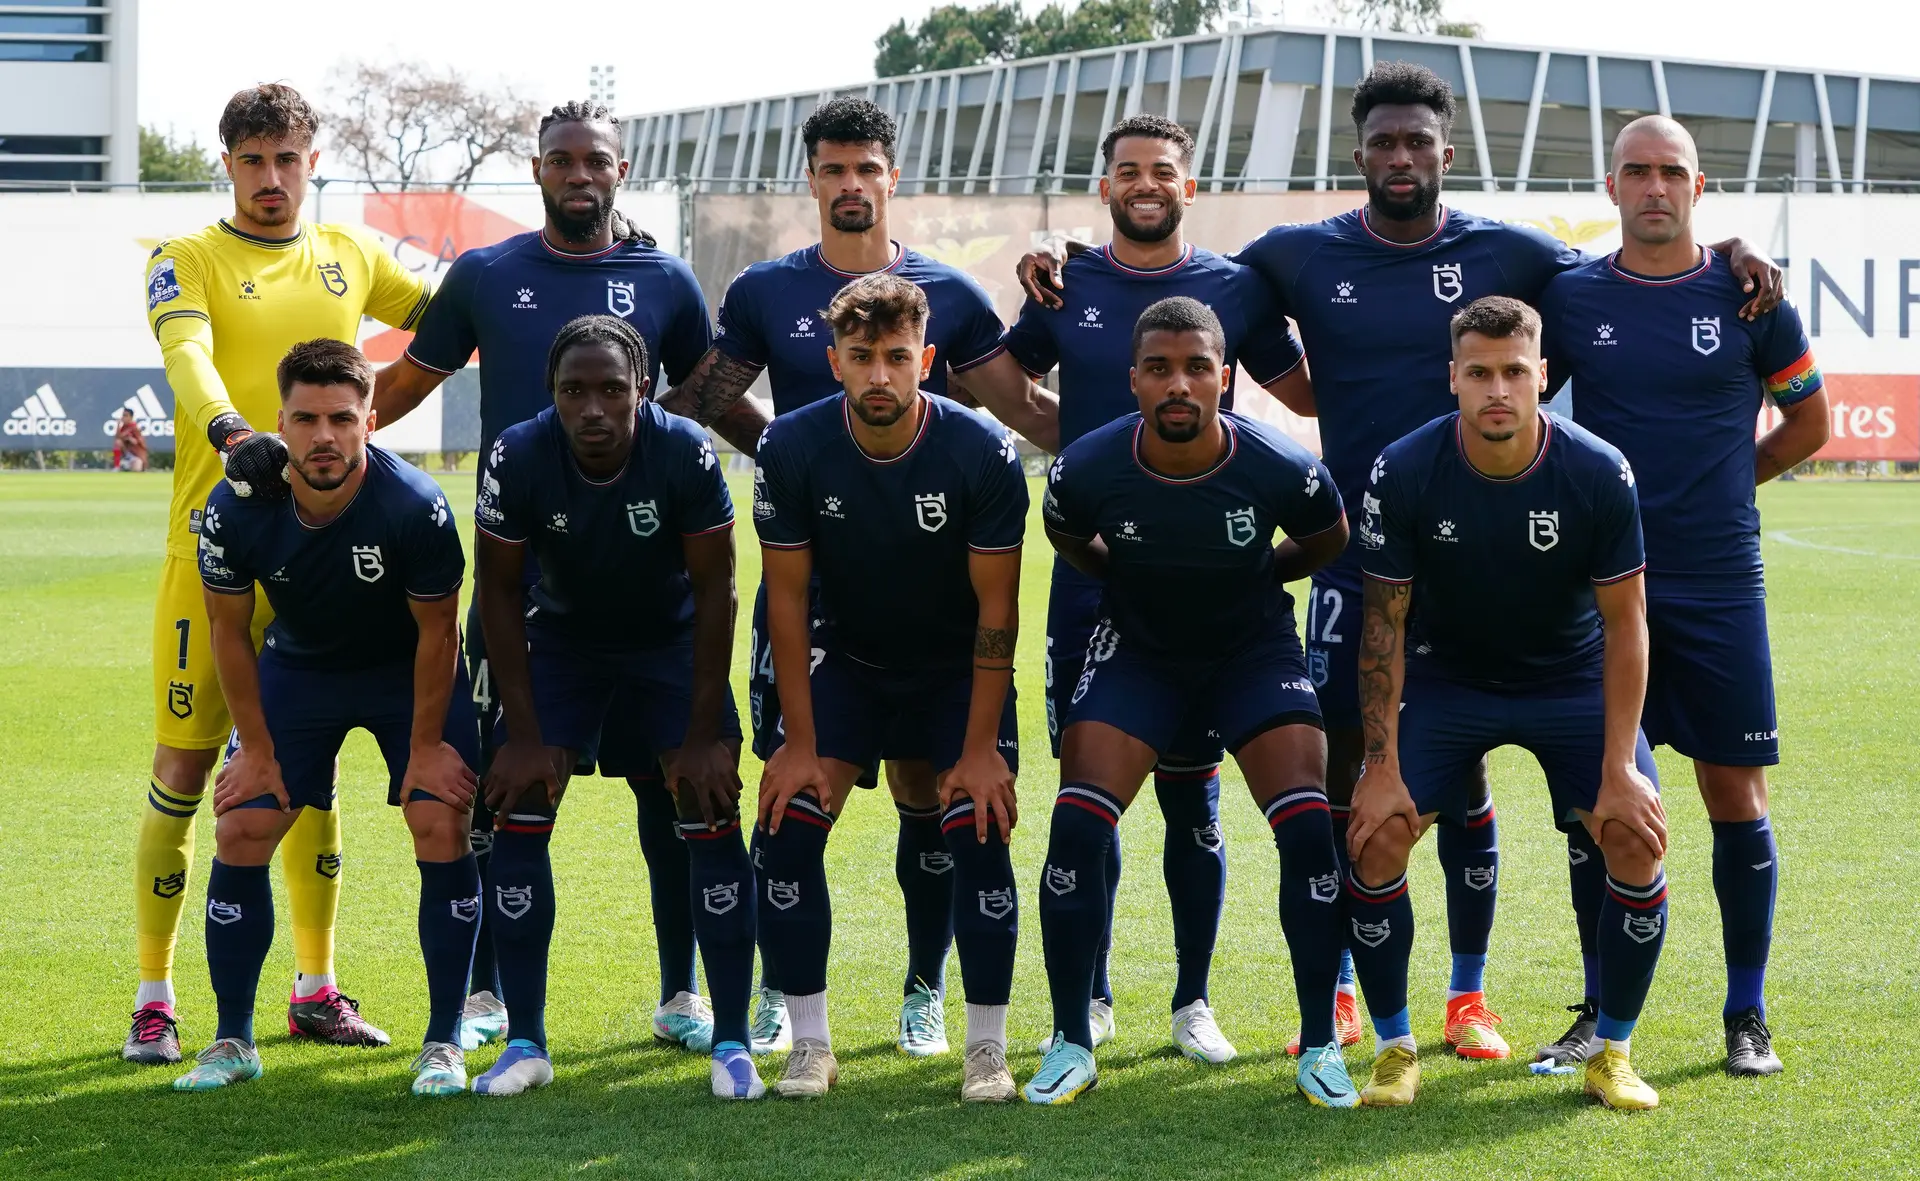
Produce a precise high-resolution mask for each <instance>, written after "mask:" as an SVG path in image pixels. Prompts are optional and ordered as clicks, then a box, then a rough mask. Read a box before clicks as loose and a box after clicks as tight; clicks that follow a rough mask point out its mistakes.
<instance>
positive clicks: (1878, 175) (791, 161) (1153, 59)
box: [623, 27, 1920, 193]
mask: <svg viewBox="0 0 1920 1181" xmlns="http://www.w3.org/2000/svg"><path fill="white" fill-rule="evenodd" d="M1389 59H1405V60H1408V61H1415V62H1419V63H1421V64H1424V65H1426V66H1428V67H1430V68H1432V69H1434V70H1435V71H1436V72H1438V73H1439V74H1441V76H1443V77H1445V78H1447V79H1448V81H1449V82H1450V83H1451V84H1452V85H1453V88H1454V91H1455V94H1456V97H1457V98H1458V99H1459V100H1460V105H1461V109H1462V116H1463V118H1464V121H1465V122H1466V124H1467V126H1466V127H1465V128H1456V129H1455V135H1454V142H1455V145H1456V150H1457V152H1458V156H1457V158H1456V161H1455V166H1454V173H1455V175H1456V177H1460V176H1466V177H1477V178H1478V180H1479V183H1480V185H1481V187H1482V188H1484V189H1489V190H1491V189H1495V188H1511V189H1515V190H1520V191H1524V190H1525V189H1527V188H1528V187H1529V186H1530V185H1532V186H1534V187H1541V186H1542V185H1548V186H1550V187H1552V188H1554V189H1567V188H1582V189H1584V188H1590V187H1594V186H1597V185H1598V184H1599V183H1600V182H1601V178H1603V177H1604V175H1605V172H1606V159H1607V152H1608V148H1609V142H1610V138H1611V136H1612V135H1613V134H1614V133H1615V132H1617V130H1618V129H1619V127H1620V126H1621V125H1622V124H1623V123H1624V122H1625V121H1626V120H1628V119H1630V118H1632V117H1634V116H1636V115H1640V114H1647V113H1651V112H1659V113H1661V114H1667V115H1672V116H1674V117H1675V118H1678V119H1680V120H1682V121H1683V122H1686V123H1687V124H1688V125H1689V126H1690V127H1692V128H1693V129H1694V132H1695V135H1696V137H1697V138H1698V139H1699V140H1700V144H1701V155H1702V163H1703V167H1705V168H1706V169H1707V171H1708V172H1709V174H1710V175H1711V176H1714V177H1715V178H1717V179H1718V180H1719V181H1720V182H1721V183H1722V184H1725V183H1726V182H1727V181H1728V180H1729V179H1731V181H1732V182H1733V184H1735V185H1743V186H1744V187H1745V189H1746V190H1747V191H1748V192H1752V191H1754V190H1755V189H1756V188H1757V187H1759V186H1760V185H1762V184H1765V185H1767V186H1768V187H1773V186H1774V185H1775V184H1776V183H1778V182H1780V181H1782V180H1783V179H1785V178H1797V179H1796V180H1794V181H1792V183H1794V184H1795V185H1796V186H1797V187H1800V188H1802V189H1810V188H1813V187H1815V186H1816V185H1817V186H1822V187H1827V186H1830V187H1831V188H1832V190H1833V191H1834V192H1844V191H1848V190H1849V189H1850V190H1851V191H1853V192H1862V191H1866V190H1868V189H1869V188H1873V187H1876V186H1886V185H1891V186H1894V187H1898V186H1900V185H1902V183H1903V182H1904V183H1906V184H1911V183H1913V182H1916V181H1920V79H1904V78H1885V77H1868V76H1866V75H1855V74H1834V73H1824V72H1819V71H1812V70H1798V69H1786V68H1774V67H1766V66H1753V65H1737V64H1731V63H1717V62H1706V61H1694V60H1682V59H1677V58H1661V57H1634V56H1622V55H1618V54H1608V53H1595V52H1585V51H1577V50H1563V49H1552V48H1541V47H1522V46H1509V45H1496V44H1490V43H1487V42H1480V41H1462V40H1457V39H1454V38H1448V37H1429V36H1419V35H1414V34H1404V33H1391V34H1389V33H1378V32H1368V31H1360V30H1351V29H1348V30H1334V29H1297V28H1279V27H1255V28H1241V29H1230V30H1228V31H1226V32H1223V33H1210V34H1202V35H1199V36H1193V37H1184V38H1177V39H1171V40H1164V41H1152V42H1146V43H1142V44H1136V45H1126V46H1118V47H1114V48H1108V49H1099V50H1088V51H1085V52H1081V53H1074V54H1063V55H1059V56H1055V57H1045V58H1031V59H1027V60H1024V61H1018V62H1002V63H992V64H987V65H981V66H974V67H969V68H966V69H959V70H946V71H941V72H937V73H926V74H912V75H908V76H905V77H899V78H884V79H878V80H875V81H872V82H867V83H863V84H860V85H857V86H851V87H842V88H839V89H834V90H826V91H820V92H818V93H807V94H786V95H776V96H773V97H770V98H758V99H748V100H745V101H741V102H734V103H726V104H720V105H716V106H711V107H705V108H690V109H686V110H679V111H665V112H659V113H654V114H643V115H636V116H627V117H625V118H624V119H623V123H624V125H625V128H626V132H625V134H626V138H627V142H626V149H627V155H628V158H629V159H631V160H632V161H633V172H632V174H631V177H630V180H631V182H632V183H635V184H648V183H661V182H667V181H674V180H688V181H690V183H691V184H692V185H693V186H695V187H696V188H698V189H699V190H701V191H707V192H746V191H767V190H770V189H771V190H776V191H779V190H790V189H794V188H797V187H799V185H800V184H801V183H802V181H803V172H804V167H805V159H804V156H805V149H804V147H803V145H802V144H801V141H800V134H799V127H800V124H801V122H802V121H804V120H805V118H806V117H807V115H808V114H810V113H811V112H812V111H813V109H814V108H815V107H816V106H818V105H819V104H820V103H823V102H825V101H827V100H828V99H829V98H832V97H835V96H838V95H850V94H851V95H864V96H865V97H867V98H869V99H871V100H873V101H874V102H877V103H879V104H880V105H881V106H883V107H885V108H886V109H887V110H888V111H890V112H891V113H892V114H893V116H894V118H895V119H896V120H897V121H898V122H899V125H900V142H899V166H900V172H901V178H902V191H903V192H908V193H936V192H937V193H949V192H954V193H973V192H987V193H1030V192H1035V191H1039V190H1041V189H1043V188H1044V189H1046V190H1047V191H1052V192H1063V191H1066V190H1067V189H1069V188H1075V189H1078V188H1082V187H1085V188H1092V187H1094V186H1095V185H1096V183H1097V177H1098V175H1099V173H1100V171H1101V169H1102V166H1103V161H1102V160H1101V159H1100V154H1099V142H1098V141H1099V136H1100V135H1101V134H1102V133H1103V132H1104V130H1105V129H1106V128H1107V127H1109V126H1111V125H1112V124H1113V122H1114V121H1115V120H1116V119H1117V118H1120V117H1122V116H1125V115H1131V114H1135V113H1138V112H1142V111H1152V112H1158V113H1163V114H1166V115H1168V116H1170V117H1172V118H1175V119H1178V120H1180V121H1181V122H1183V123H1184V124H1185V125H1186V126H1188V127H1189V128H1191V129H1192V130H1193V132H1194V138H1195V140H1196V146H1197V151H1196V153H1195V172H1196V174H1197V175H1198V176H1199V178H1200V180H1201V181H1202V182H1203V183H1204V184H1206V185H1207V186H1208V187H1209V188H1210V189H1211V190H1212V191H1215V192H1218V191H1221V190H1222V189H1235V190H1255V191H1261V190H1278V189H1284V188H1288V187H1307V186H1311V187H1313V188H1316V189H1325V188H1328V187H1338V186H1339V185H1340V184H1341V183H1342V182H1345V183H1346V184H1348V185H1352V184H1353V183H1355V178H1354V176H1353V175H1352V174H1351V169H1350V167H1349V166H1348V165H1347V162H1346V160H1345V154H1346V152H1347V150H1348V148H1349V146H1350V144H1351V135H1350V133H1349V132H1348V131H1347V130H1346V128H1345V104H1346V102H1347V99H1348V97H1349V95H1350V93H1351V91H1350V88H1351V86H1352V83H1353V82H1354V81H1355V80H1357V79H1358V78H1359V77H1360V76H1361V74H1362V73H1363V72H1364V69H1365V66H1366V64H1367V63H1370V62H1372V61H1375V60H1389ZM1843 143H1844V145H1845V147H1846V149H1848V150H1849V152H1850V159H1848V160H1847V161H1846V164H1845V165H1844V166H1843V153H1842V145H1843ZM1336 151H1337V152H1338V153H1340V155H1339V157H1338V158H1336V155H1335V153H1336Z"/></svg>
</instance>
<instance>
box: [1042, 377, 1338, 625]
mask: <svg viewBox="0 0 1920 1181" xmlns="http://www.w3.org/2000/svg"><path fill="white" fill-rule="evenodd" d="M1220 420H1221V422H1222V423H1224V424H1225V426H1226V429H1227V451H1226V454H1225V455H1224V456H1222V457H1221V458H1220V461H1219V462H1218V463H1216V464H1214V465H1213V466H1212V467H1210V468H1208V469H1207V470H1206V471H1204V472H1201V473H1200V474H1198V475H1193V476H1184V477H1178V478H1176V477H1171V476H1164V475H1161V474H1160V473H1158V472H1155V471H1153V470H1152V469H1150V468H1148V467H1147V465H1146V461H1145V460H1144V459H1143V458H1142V457H1141V454H1140V436H1141V432H1143V431H1144V430H1146V429H1148V428H1147V427H1146V424H1145V422H1144V420H1143V419H1142V418H1141V417H1140V415H1139V414H1138V413H1137V412H1136V413H1133V414H1129V415H1127V416H1126V417H1124V418H1119V419H1116V420H1114V421H1113V422H1111V423H1108V424H1107V425H1106V426H1103V427H1101V428H1099V429H1098V430H1096V431H1094V432H1093V433H1091V434H1089V435H1086V436H1084V437H1083V438H1081V439H1080V441H1079V442H1077V443H1075V444H1074V445H1073V446H1071V447H1068V448H1067V449H1066V450H1065V451H1063V452H1061V454H1060V456H1059V458H1057V459H1055V460H1054V461H1053V467H1052V469H1051V470H1049V471H1048V473H1047V495H1046V499H1045V500H1044V501H1043V502H1042V511H1043V513H1044V514H1045V516H1046V521H1047V524H1048V525H1049V526H1050V527H1051V528H1052V529H1053V530H1054V531H1055V532H1056V533H1060V534H1063V535H1065V536H1067V537H1076V538H1090V537H1093V536H1095V535H1098V536H1099V537H1101V538H1103V539H1105V541H1106V543H1107V580H1106V589H1105V592H1104V597H1103V598H1102V601H1101V613H1102V614H1103V615H1105V616H1106V618H1107V621H1108V622H1109V623H1110V624H1111V625H1112V627H1113V629H1114V630H1115V631H1117V632H1118V633H1119V634H1120V635H1121V637H1122V638H1124V640H1125V641H1126V642H1127V643H1128V644H1129V645H1137V646H1138V648H1139V649H1140V650H1141V651H1144V652H1146V653H1148V654H1149V655H1151V656H1152V657H1154V658H1155V659H1158V660H1165V661H1170V662H1187V661H1209V660H1218V659H1220V658H1222V657H1225V656H1228V655H1231V654H1232V653H1234V652H1236V651H1239V650H1241V649H1243V648H1245V647H1247V646H1248V645H1250V644H1252V643H1254V642H1255V641H1257V640H1258V639H1259V638H1260V637H1261V636H1263V635H1264V634H1265V633H1267V632H1269V631H1271V630H1273V629H1274V628H1285V629H1287V631H1288V633H1289V634H1291V633H1292V629H1293V598H1292V596H1290V595H1288V594H1287V592H1286V589H1285V588H1284V587H1283V586H1281V584H1280V583H1279V582H1278V581H1277V580H1276V579H1275V578H1274V571H1273V539H1274V533H1275V531H1276V530H1277V531H1279V532H1282V533H1285V534H1286V535H1287V536H1289V537H1311V536H1313V535H1314V534H1316V533H1321V532H1324V531H1325V530H1328V529H1331V528H1333V527H1334V526H1335V525H1337V524H1339V522H1340V514H1341V512H1342V509H1341V501H1340V492H1339V489H1337V488H1336V487H1335V486H1334V483H1333V478H1332V476H1331V475H1330V474H1329V473H1328V471H1327V469H1326V468H1325V467H1324V466H1323V465H1322V464H1321V463H1320V462H1319V461H1318V460H1316V459H1314V457H1313V456H1312V455H1311V454H1309V453H1308V451H1307V450H1306V448H1304V447H1302V446H1300V445H1299V444H1298V443H1295V442H1294V441H1293V440H1291V439H1289V438H1287V437H1286V436H1285V435H1282V434H1281V433H1279V432H1278V431H1275V430H1273V429H1272V428H1270V427H1267V426H1265V425H1264V424H1262V423H1259V422H1256V421H1254V420H1253V419H1250V418H1243V417H1241V416H1239V415H1237V414H1232V413H1223V414H1221V416H1220Z"/></svg>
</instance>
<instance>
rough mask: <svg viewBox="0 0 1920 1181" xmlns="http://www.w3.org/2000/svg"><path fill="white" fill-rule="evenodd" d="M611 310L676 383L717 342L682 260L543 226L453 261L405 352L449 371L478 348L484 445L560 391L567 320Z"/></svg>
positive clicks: (654, 369) (656, 372) (654, 371)
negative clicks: (581, 247)
mask: <svg viewBox="0 0 1920 1181" xmlns="http://www.w3.org/2000/svg"><path fill="white" fill-rule="evenodd" d="M595 314H600V315H612V316H620V317H622V318H624V319H625V320H626V321H627V323H629V324H631V325H633V328H634V331H636V332H638V333H639V334H640V336H641V339H643V340H645V341H646V342H647V355H648V357H649V358H650V359H651V362H652V364H651V366H650V369H649V372H648V374H647V376H648V377H650V378H652V379H653V383H654V386H655V387H656V392H657V390H658V387H659V385H660V371H661V369H662V368H664V369H665V370H666V378H667V384H669V385H675V384H678V383H679V382H680V380H681V379H682V378H684V377H685V376H686V375H687V374H688V373H690V372H692V371H693V367H694V365H695V363H697V362H698V361H699V360H700V358H701V357H702V356H704V355H705V354H706V351H707V348H708V346H709V345H710V344H711V343H712V340H713V327H712V325H711V323H710V322H709V321H708V319H707V301H706V299H705V297H703V296H702V295H701V294H700V285H699V284H698V283H697V282H695V281H694V277H693V268H692V267H689V266H688V265H687V264H686V262H685V260H683V259H681V258H679V257H677V256H675V255H672V254H669V253H667V252H666V251H664V250H661V249H659V248H657V247H653V246H648V245H646V244H644V243H639V242H627V241H625V240H617V241H615V242H614V244H613V245H611V246H609V247H608V248H607V249H605V250H601V251H597V252H595V253H593V254H570V253H567V252H566V251H563V250H559V249H556V248H555V247H554V246H553V245H552V244H551V243H549V242H548V241H547V238H546V235H545V233H543V232H541V231H538V230H535V231H532V232H529V233H525V234H516V235H515V236H513V237H511V238H508V239H507V240H506V241H504V242H497V243H495V244H494V245H492V246H483V247H481V248H480V249H478V250H469V251H467V252H466V253H465V254H463V255H461V256H460V257H459V258H457V259H455V260H454V262H453V266H452V267H451V268H449V269H448V271H447V277H446V279H445V280H444V281H442V283H441V284H440V288H439V290H438V291H436V292H434V295H433V301H432V302H431V303H429V304H428V305H427V310H426V312H425V314H424V315H422V316H421V318H420V328H419V330H418V333H417V334H416V335H415V336H414V338H413V343H411V344H409V345H408V346H407V357H408V359H409V360H411V361H413V363H414V364H416V365H419V366H420V367H421V368H422V369H430V370H432V371H433V372H435V373H452V372H454V371H455V370H457V369H459V368H461V367H462V366H464V365H465V364H466V363H467V358H468V357H471V356H472V355H473V351H474V350H475V349H476V348H477V349H479V350H480V450H481V451H482V452H486V451H488V450H490V449H491V448H492V447H493V440H494V439H495V438H497V437H498V436H499V434H500V432H502V431H504V430H506V429H507V428H508V427H510V426H512V425H513V424H514V423H517V422H525V421H526V420H527V419H529V418H532V417H533V416H534V415H536V414H538V413H540V411H541V410H542V409H544V408H546V407H547V406H550V405H552V404H553V398H552V396H551V395H550V394H549V392H548V390H547V352H548V350H549V349H550V348H552V346H553V338H554V337H555V336H556V335H558V333H559V331H560V329H561V327H562V326H564V325H565V324H566V323H567V321H569V320H572V319H575V318H577V317H580V316H589V315H595Z"/></svg>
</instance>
